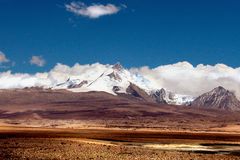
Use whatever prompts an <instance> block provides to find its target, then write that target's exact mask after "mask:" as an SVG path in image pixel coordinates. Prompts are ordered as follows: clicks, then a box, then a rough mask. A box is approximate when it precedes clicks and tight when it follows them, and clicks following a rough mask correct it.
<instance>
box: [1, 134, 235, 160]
mask: <svg viewBox="0 0 240 160" xmlns="http://www.w3.org/2000/svg"><path fill="white" fill-rule="evenodd" d="M0 159H3V160H5V159H6V160H12V159H14V160H15V159H16V160H23V159H24V160H27V159H29V160H40V159H44V160H48V159H55V160H68V159H69V160H70V159H71V160H72V159H81V160H85V159H86V160H90V159H94V160H95V159H96V160H102V159H109V160H131V159H139V160H148V159H154V160H155V159H156V160H157V159H159V160H210V159H211V160H212V159H216V160H238V159H240V157H239V156H237V155H224V154H201V153H193V152H176V151H161V150H156V149H148V148H142V147H132V146H122V145H118V146H111V145H104V144H91V143H86V142H80V141H74V140H69V139H64V138H63V139H55V138H5V139H0Z"/></svg>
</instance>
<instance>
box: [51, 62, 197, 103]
mask: <svg viewBox="0 0 240 160" xmlns="http://www.w3.org/2000/svg"><path fill="white" fill-rule="evenodd" d="M95 74H96V75H99V76H96V77H95V78H94V79H71V78H69V79H68V80H66V81H65V82H63V83H60V84H57V85H56V86H55V87H53V89H68V90H70V91H73V92H89V91H103V92H107V93H110V94H113V95H119V96H120V95H121V96H123V94H125V96H129V97H135V98H137V99H140V100H144V101H147V102H157V103H161V104H173V105H187V104H189V103H191V101H193V98H192V97H191V96H185V95H179V94H175V93H173V92H170V91H167V90H165V89H163V88H162V89H158V88H155V87H154V85H152V84H151V82H150V81H149V80H148V79H146V78H145V77H144V76H142V75H140V74H134V73H132V72H130V71H129V70H127V69H125V68H124V67H123V66H122V65H121V64H120V63H116V64H115V65H109V66H107V69H106V70H105V71H104V72H99V73H98V72H96V73H95Z"/></svg>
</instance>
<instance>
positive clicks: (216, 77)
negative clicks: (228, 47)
mask: <svg viewBox="0 0 240 160" xmlns="http://www.w3.org/2000/svg"><path fill="white" fill-rule="evenodd" d="M131 71H132V72H137V73H140V74H142V75H143V76H144V77H146V78H147V79H149V80H150V81H151V82H152V83H153V84H154V85H155V87H157V88H161V87H164V88H167V89H168V90H171V91H174V92H177V93H182V94H189V95H195V96H198V95H200V94H202V93H204V92H207V91H210V90H212V89H213V88H215V87H217V86H223V87H225V88H226V89H229V90H231V91H234V92H236V94H237V96H238V97H240V68H232V67H229V66H226V65H224V64H216V65H214V66H211V65H203V64H199V65H197V66H196V67H194V66H192V65H191V64H190V63H188V62H179V63H176V64H172V65H163V66H159V67H157V68H153V69H150V68H149V67H141V68H135V69H131Z"/></svg>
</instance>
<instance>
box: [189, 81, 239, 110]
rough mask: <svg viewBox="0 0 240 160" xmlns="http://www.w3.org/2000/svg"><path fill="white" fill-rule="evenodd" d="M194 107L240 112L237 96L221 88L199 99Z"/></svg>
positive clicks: (195, 101)
mask: <svg viewBox="0 0 240 160" xmlns="http://www.w3.org/2000/svg"><path fill="white" fill-rule="evenodd" d="M192 106H197V107H205V108H213V109H221V110H230V111H240V101H239V100H238V99H237V97H236V96H235V94H234V93H233V92H230V91H229V90H226V89H225V88H223V87H221V86H219V87H217V88H215V89H213V90H212V91H210V92H207V93H204V94H202V95H200V96H199V97H197V98H196V99H195V100H194V101H193V102H192Z"/></svg>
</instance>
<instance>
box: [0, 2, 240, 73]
mask: <svg viewBox="0 0 240 160" xmlns="http://www.w3.org/2000/svg"><path fill="white" fill-rule="evenodd" d="M70 2H71V1H69V0H0V21H1V23H0V51H2V52H4V53H5V54H6V56H7V57H8V58H9V59H10V60H12V61H15V62H16V65H15V66H14V67H12V68H10V69H11V70H12V71H14V72H30V73H33V72H37V71H48V70H49V69H50V68H52V67H53V66H54V65H55V64H56V63H58V62H60V63H64V64H67V65H73V64H75V63H76V62H78V63H80V64H87V63H94V62H100V63H104V64H105V63H108V64H112V63H115V62H118V61H120V62H121V63H122V64H123V65H124V66H126V67H133V66H135V67H138V66H143V65H148V66H150V67H156V66H158V65H162V64H171V63H175V62H179V61H189V62H190V63H192V64H193V65H196V64H199V63H203V64H216V63H225V64H227V65H230V66H232V67H238V66H240V1H238V0H111V1H110V0H108V1H107V0H103V1H100V0H95V1H89V0H82V2H84V3H86V4H88V5H89V4H91V3H101V4H107V3H112V4H115V5H121V4H125V5H127V6H128V7H127V8H126V9H123V10H121V11H120V12H119V13H118V14H115V15H110V16H103V17H100V18H98V19H89V18H86V17H80V16H76V15H74V14H72V13H70V12H67V11H66V9H65V7H64V4H67V3H70ZM32 55H42V56H43V57H44V58H45V59H46V61H47V64H46V66H44V67H42V68H40V67H37V66H31V65H30V64H28V63H27V62H28V61H29V59H30V57H31V56H32ZM24 62H26V63H24ZM0 71H4V69H0Z"/></svg>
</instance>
